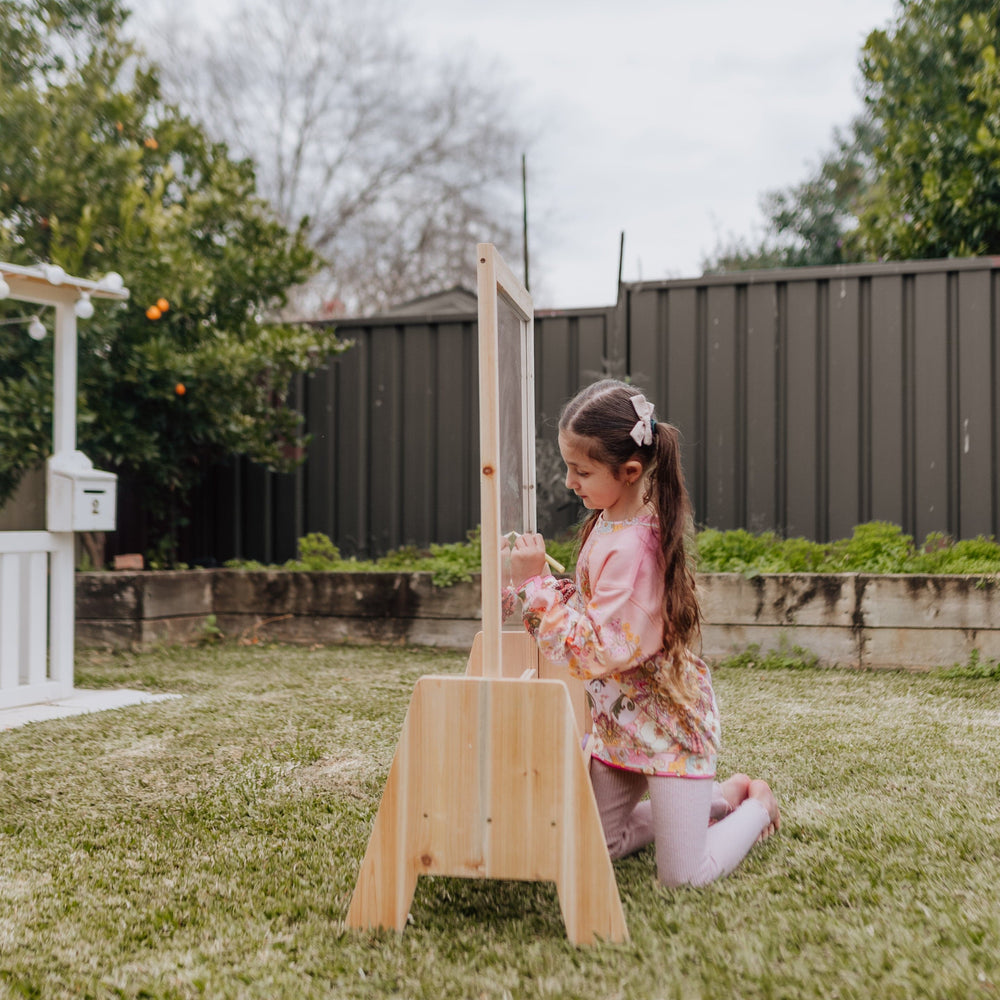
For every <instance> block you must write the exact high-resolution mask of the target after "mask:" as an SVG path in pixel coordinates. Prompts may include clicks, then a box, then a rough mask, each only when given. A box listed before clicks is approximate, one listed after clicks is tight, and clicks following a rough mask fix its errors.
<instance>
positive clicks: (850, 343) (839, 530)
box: [819, 278, 863, 538]
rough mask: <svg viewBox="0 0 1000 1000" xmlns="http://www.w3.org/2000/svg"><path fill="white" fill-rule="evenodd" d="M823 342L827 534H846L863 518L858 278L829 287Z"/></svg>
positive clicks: (836, 280)
mask: <svg viewBox="0 0 1000 1000" xmlns="http://www.w3.org/2000/svg"><path fill="white" fill-rule="evenodd" d="M828 301H829V327H828V336H827V345H826V358H825V359H824V364H825V368H826V384H827V389H826V426H827V428H828V431H827V453H826V455H825V456H824V455H821V456H819V459H820V461H823V462H825V463H826V469H827V471H826V482H827V495H828V501H827V523H826V525H825V532H824V534H825V536H826V537H827V538H846V537H848V536H849V535H850V533H851V530H852V529H853V527H854V525H855V524H858V523H859V522H860V521H861V520H863V514H862V509H863V508H862V503H861V483H862V476H861V454H862V448H861V439H862V426H861V419H862V417H861V377H860V372H861V338H860V328H859V324H858V316H859V311H860V308H861V292H860V282H859V280H858V279H857V278H840V279H835V280H833V281H831V282H830V285H829V299H828Z"/></svg>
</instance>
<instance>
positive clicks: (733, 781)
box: [719, 774, 750, 812]
mask: <svg viewBox="0 0 1000 1000" xmlns="http://www.w3.org/2000/svg"><path fill="white" fill-rule="evenodd" d="M719 791H720V792H721V793H722V797H723V798H724V799H725V800H726V802H727V803H728V804H729V811H730V812H732V811H733V810H734V809H735V808H736V807H737V806H738V805H740V804H741V803H742V802H743V801H744V799H746V798H747V797H748V796H749V795H750V775H748V774H733V775H730V776H729V777H728V778H726V780H725V781H723V782H722V783H721V784H720V785H719Z"/></svg>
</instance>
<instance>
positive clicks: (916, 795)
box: [0, 644, 1000, 1000]
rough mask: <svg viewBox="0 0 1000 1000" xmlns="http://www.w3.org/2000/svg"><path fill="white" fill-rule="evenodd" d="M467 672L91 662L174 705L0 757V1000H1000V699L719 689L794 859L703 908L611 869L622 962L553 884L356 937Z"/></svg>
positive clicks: (437, 659) (986, 687)
mask: <svg viewBox="0 0 1000 1000" xmlns="http://www.w3.org/2000/svg"><path fill="white" fill-rule="evenodd" d="M464 660H465V657H464V656H462V655H457V654H448V653H440V652H436V651H430V650H420V649H400V648H385V647H379V648H344V647H340V648H333V647H324V648H314V649H304V648H290V647H244V646H238V645H235V644H223V645H219V646H212V647H205V648H201V649H196V650H192V649H166V650H162V651H157V652H153V653H147V654H141V655H114V656H112V655H108V654H105V655H100V654H94V653H88V654H82V655H81V659H80V662H79V664H78V670H77V683H78V686H81V687H103V686H111V687H124V686H128V687H142V688H147V689H149V690H152V691H171V692H177V693H180V694H182V695H183V696H184V697H183V698H182V699H180V700H177V701H169V702H162V703H159V704H153V705H145V706H137V707H133V708H128V709H123V710H119V711H112V712H105V713H101V714H97V715H90V716H81V717H75V718H70V719H64V720H58V721H52V722H46V723H39V724H33V725H30V726H27V727H25V728H23V729H17V730H11V731H9V732H5V733H0V996H4V997H6V996H10V997H40V998H46V1000H47V998H57V997H73V998H81V997H95V998H97V997H99V998H106V997H107V998H111V997H200V996H206V997H211V998H226V997H261V998H284V997H287V998H296V1000H297V998H312V997H315V998H320V997H323V998H326V997H403V998H410V997H415V998H416V997H420V998H424V997H426V998H434V1000H440V998H446V997H461V998H471V1000H478V998H503V997H510V998H514V1000H519V998H522V997H580V998H587V1000H595V998H612V997H618V998H622V1000H638V998H654V997H655V998H669V997H683V998H700V997H704V998H712V1000H724V998H733V997H739V998H757V997H760V998H765V997H766V998H779V997H781V998H784V997H787V998H798V997H817V998H819V997H822V998H828V997H842V998H847V997H857V998H869V997H879V998H907V1000H908V998H911V997H940V998H949V1000H951V998H965V997H997V996H1000V774H998V770H997V761H998V760H1000V683H998V682H997V681H996V680H995V679H980V680H977V679H963V678H946V677H942V676H936V675H927V674H924V675H911V674H903V673H850V672H846V671H832V670H829V671H823V670H812V669H799V670H794V669H774V670H762V669H751V668H746V667H732V666H730V667H725V666H723V667H719V668H718V669H717V670H716V671H715V680H716V688H717V692H718V695H719V700H720V703H721V706H722V712H723V735H724V740H725V749H724V753H723V756H722V759H721V767H720V774H721V775H723V776H724V775H726V774H728V773H730V772H732V771H734V770H745V771H749V772H750V773H751V774H755V775H758V774H759V775H762V776H764V777H766V778H768V779H769V780H770V781H771V783H772V785H773V787H774V788H775V791H776V792H777V794H778V796H779V800H780V802H781V805H782V809H783V817H784V826H783V828H782V831H781V833H780V834H779V835H778V836H776V837H773V838H772V839H771V840H769V841H767V842H766V843H765V844H763V845H761V846H759V847H758V848H756V849H755V850H754V851H753V852H752V853H751V855H750V857H749V858H748V859H747V860H746V861H745V862H744V863H743V865H741V866H740V868H738V869H737V871H736V872H735V873H734V874H733V875H732V876H730V877H729V878H728V879H725V880H723V881H721V882H718V883H716V884H715V885H712V886H710V887H707V888H704V889H683V890H674V891H667V890H664V889H660V888H658V887H657V886H656V885H655V884H654V875H655V863H654V859H653V856H652V851H651V850H647V851H645V852H643V853H641V854H639V855H637V856H635V857H632V858H629V859H626V860H625V861H622V862H618V863H616V865H615V870H616V873H617V877H618V883H619V890H620V892H621V896H622V903H623V905H624V908H625V915H626V919H627V921H628V926H629V931H630V933H631V942H630V943H628V944H626V945H600V946H597V947H593V948H583V949H577V948H574V947H572V946H571V945H569V944H568V943H567V941H566V939H565V935H564V932H563V925H562V920H561V918H560V914H559V907H558V902H557V900H556V895H555V890H554V888H553V887H552V886H549V885H534V884H526V883H506V882H469V881H464V880H459V879H445V878H436V879H422V880H421V881H420V882H419V883H418V885H417V893H416V897H415V899H414V905H413V908H412V924H411V926H410V927H409V928H408V929H407V931H406V933H405V934H404V935H403V936H402V937H398V936H396V935H395V934H393V933H364V934H357V933H353V932H348V931H346V930H345V929H344V926H343V919H344V915H345V913H346V910H347V904H348V901H349V899H350V895H351V892H352V891H353V887H354V880H355V876H356V874H357V870H358V865H359V864H360V861H361V857H362V855H363V853H364V850H365V846H366V844H367V840H368V835H369V832H370V830H371V825H372V821H373V818H374V814H375V810H376V808H377V806H378V802H379V798H380V795H381V791H382V786H383V783H384V781H385V777H386V774H387V772H388V768H389V763H390V761H391V759H392V754H393V752H394V750H395V746H396V741H397V737H398V734H399V730H400V727H401V724H402V719H403V715H404V713H405V711H406V706H407V703H408V702H409V697H410V693H411V691H412V689H413V685H414V683H415V681H416V680H417V678H418V677H419V676H420V675H421V674H425V673H445V672H448V673H454V672H460V671H461V670H462V669H463V667H464Z"/></svg>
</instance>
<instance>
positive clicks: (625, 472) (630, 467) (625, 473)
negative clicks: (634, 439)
mask: <svg viewBox="0 0 1000 1000" xmlns="http://www.w3.org/2000/svg"><path fill="white" fill-rule="evenodd" d="M622 479H623V480H625V482H626V483H627V484H628V485H629V486H631V485H632V484H633V483H635V482H638V481H639V480H640V479H642V462H640V461H639V459H637V458H630V459H629V460H628V461H627V462H626V463H625V464H624V465H623V466H622Z"/></svg>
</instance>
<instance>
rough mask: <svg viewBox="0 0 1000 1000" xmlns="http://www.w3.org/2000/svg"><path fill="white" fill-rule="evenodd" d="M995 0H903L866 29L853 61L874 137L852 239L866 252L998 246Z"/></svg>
mask: <svg viewBox="0 0 1000 1000" xmlns="http://www.w3.org/2000/svg"><path fill="white" fill-rule="evenodd" d="M998 44H1000V3H998V2H997V0H923V2H919V3H907V4H903V5H902V7H901V10H900V13H899V16H898V19H897V21H896V23H895V25H894V27H893V29H892V31H891V32H887V31H874V32H872V33H871V34H870V35H869V36H868V39H867V41H866V43H865V47H864V50H863V52H862V59H861V69H862V73H863V76H864V82H865V100H866V104H867V106H868V109H869V112H870V114H871V116H872V118H873V120H874V122H875V123H876V124H877V125H878V126H879V127H880V128H881V130H882V133H883V137H884V138H883V142H882V143H881V144H880V145H879V146H877V147H876V149H875V166H876V171H877V182H876V183H875V184H874V185H873V186H872V187H871V188H870V190H869V191H868V193H867V195H866V197H865V199H864V204H863V207H862V210H861V212H860V216H859V224H858V230H857V234H856V238H857V241H858V244H859V246H860V247H861V248H862V250H863V252H864V253H865V254H866V256H868V257H870V258H871V257H880V258H887V259H894V260H902V259H912V258H933V257H953V256H968V255H972V254H983V253H996V252H997V251H998V249H1000V179H998V174H997V166H998V164H1000V71H998V64H997V45H998Z"/></svg>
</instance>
